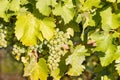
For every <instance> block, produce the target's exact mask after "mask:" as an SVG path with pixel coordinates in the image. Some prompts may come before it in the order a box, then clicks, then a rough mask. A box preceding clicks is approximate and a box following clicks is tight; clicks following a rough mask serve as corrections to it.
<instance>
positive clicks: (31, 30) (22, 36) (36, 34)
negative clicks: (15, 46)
mask: <svg viewBox="0 0 120 80" xmlns="http://www.w3.org/2000/svg"><path fill="white" fill-rule="evenodd" d="M38 28H39V25H38V20H37V19H36V18H35V17H34V16H33V15H32V14H31V13H20V14H18V15H17V21H16V26H15V36H16V37H17V39H18V40H20V41H21V42H22V43H23V44H24V45H26V46H31V45H35V44H36V43H37V38H39V39H40V38H41V39H42V36H41V33H40V31H39V29H38Z"/></svg>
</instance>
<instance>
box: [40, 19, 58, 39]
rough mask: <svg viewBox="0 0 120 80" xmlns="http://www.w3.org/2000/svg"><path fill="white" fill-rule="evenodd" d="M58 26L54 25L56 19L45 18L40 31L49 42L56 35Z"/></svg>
mask: <svg viewBox="0 0 120 80" xmlns="http://www.w3.org/2000/svg"><path fill="white" fill-rule="evenodd" d="M55 27H56V25H55V23H54V19H52V18H44V19H43V20H42V21H41V22H40V27H39V29H40V31H41V32H42V34H43V37H44V38H45V39H47V40H50V39H51V38H52V36H53V34H54V31H55V29H54V28H55Z"/></svg>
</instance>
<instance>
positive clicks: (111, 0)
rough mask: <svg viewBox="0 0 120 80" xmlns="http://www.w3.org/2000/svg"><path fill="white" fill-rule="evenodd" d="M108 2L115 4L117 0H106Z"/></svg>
mask: <svg viewBox="0 0 120 80" xmlns="http://www.w3.org/2000/svg"><path fill="white" fill-rule="evenodd" d="M106 1H109V2H113V3H114V2H115V1H116V0H106Z"/></svg>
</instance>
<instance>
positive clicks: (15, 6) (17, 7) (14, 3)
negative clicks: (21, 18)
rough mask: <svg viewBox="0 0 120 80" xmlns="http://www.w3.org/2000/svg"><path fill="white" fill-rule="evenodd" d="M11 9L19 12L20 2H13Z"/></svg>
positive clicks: (15, 0) (14, 0)
mask: <svg viewBox="0 0 120 80" xmlns="http://www.w3.org/2000/svg"><path fill="white" fill-rule="evenodd" d="M9 6H10V7H9V9H10V10H12V11H15V12H16V11H19V9H20V0H12V1H11V2H10V4H9Z"/></svg>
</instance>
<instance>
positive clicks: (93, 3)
mask: <svg viewBox="0 0 120 80" xmlns="http://www.w3.org/2000/svg"><path fill="white" fill-rule="evenodd" d="M100 3H101V0H86V1H85V2H84V3H83V7H82V9H83V10H84V11H86V10H91V9H92V8H93V7H97V8H99V7H101V5H100Z"/></svg>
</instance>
